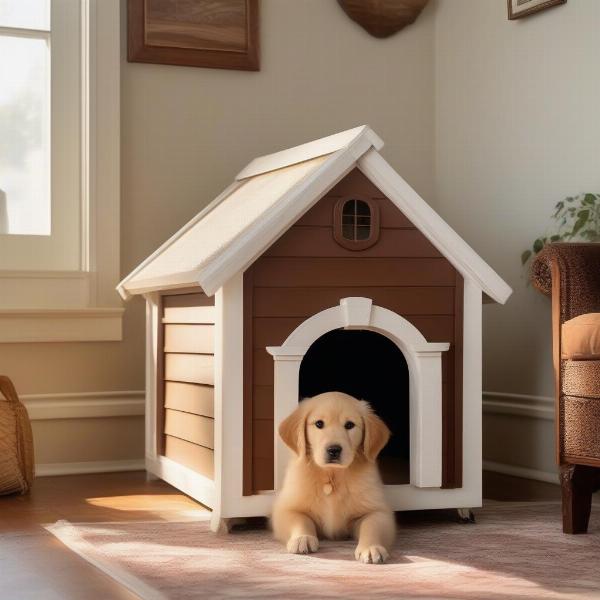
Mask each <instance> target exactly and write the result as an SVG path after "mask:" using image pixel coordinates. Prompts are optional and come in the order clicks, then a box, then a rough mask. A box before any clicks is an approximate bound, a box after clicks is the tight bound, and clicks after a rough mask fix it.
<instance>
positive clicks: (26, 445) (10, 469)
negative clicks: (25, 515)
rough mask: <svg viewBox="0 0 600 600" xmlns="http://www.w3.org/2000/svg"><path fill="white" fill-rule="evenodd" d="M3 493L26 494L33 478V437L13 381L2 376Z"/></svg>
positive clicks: (0, 453) (0, 441) (0, 459)
mask: <svg viewBox="0 0 600 600" xmlns="http://www.w3.org/2000/svg"><path fill="white" fill-rule="evenodd" d="M0 393H1V394H2V396H4V397H2V396H0V494H25V493H27V492H28V491H29V489H30V488H31V484H32V483H33V477H34V459H33V435H32V433H31V423H30V422H29V416H28V415H27V409H26V408H25V406H23V404H22V403H21V402H20V401H19V398H18V396H17V392H16V390H15V386H14V385H13V384H12V381H11V380H10V379H9V378H8V377H5V376H4V375H0Z"/></svg>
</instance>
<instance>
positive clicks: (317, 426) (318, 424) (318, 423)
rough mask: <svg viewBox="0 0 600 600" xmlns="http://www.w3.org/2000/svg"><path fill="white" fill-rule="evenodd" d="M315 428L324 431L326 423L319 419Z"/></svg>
mask: <svg viewBox="0 0 600 600" xmlns="http://www.w3.org/2000/svg"><path fill="white" fill-rule="evenodd" d="M315 427H316V428H317V429H323V427H325V423H323V421H321V419H319V420H318V421H315Z"/></svg>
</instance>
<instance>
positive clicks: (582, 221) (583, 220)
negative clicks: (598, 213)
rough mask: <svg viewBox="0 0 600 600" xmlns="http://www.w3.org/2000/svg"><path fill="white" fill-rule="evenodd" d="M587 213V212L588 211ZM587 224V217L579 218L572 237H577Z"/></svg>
mask: <svg viewBox="0 0 600 600" xmlns="http://www.w3.org/2000/svg"><path fill="white" fill-rule="evenodd" d="M586 212H587V211H586ZM586 223H587V215H586V216H584V217H579V219H577V221H575V225H573V231H571V237H574V236H575V235H577V233H578V232H579V230H580V229H581V228H582V227H583V226H584V225H585V224H586Z"/></svg>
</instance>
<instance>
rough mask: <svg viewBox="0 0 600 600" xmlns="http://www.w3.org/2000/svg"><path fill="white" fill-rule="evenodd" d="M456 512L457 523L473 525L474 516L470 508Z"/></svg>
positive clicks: (458, 509) (459, 509)
mask: <svg viewBox="0 0 600 600" xmlns="http://www.w3.org/2000/svg"><path fill="white" fill-rule="evenodd" d="M456 512H457V514H458V522H459V523H464V524H468V523H475V515H474V514H473V511H472V510H471V509H470V508H457V509H456Z"/></svg>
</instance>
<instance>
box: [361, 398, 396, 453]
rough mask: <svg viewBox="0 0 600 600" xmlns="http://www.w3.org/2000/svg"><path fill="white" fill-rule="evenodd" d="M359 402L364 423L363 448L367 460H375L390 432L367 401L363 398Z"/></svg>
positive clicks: (386, 441)
mask: <svg viewBox="0 0 600 600" xmlns="http://www.w3.org/2000/svg"><path fill="white" fill-rule="evenodd" d="M361 404H362V407H363V421H364V424H365V433H364V438H363V450H364V454H365V456H366V458H367V460H370V461H371V462H375V460H376V459H377V455H378V454H379V453H380V452H381V451H382V450H383V447H384V446H385V445H386V444H387V443H388V440H389V439H390V435H391V433H390V430H389V429H388V427H387V425H386V424H385V423H384V422H383V421H382V420H381V419H380V418H379V417H378V416H377V415H376V414H375V413H374V412H373V409H372V408H371V406H370V405H369V403H368V402H365V401H364V400H363V401H362V402H361Z"/></svg>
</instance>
